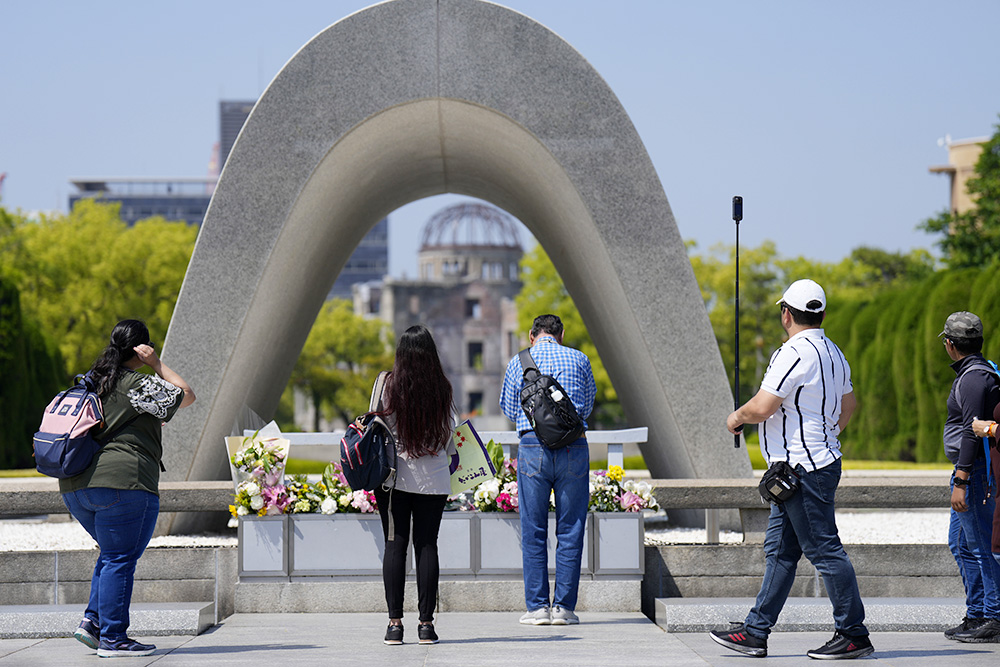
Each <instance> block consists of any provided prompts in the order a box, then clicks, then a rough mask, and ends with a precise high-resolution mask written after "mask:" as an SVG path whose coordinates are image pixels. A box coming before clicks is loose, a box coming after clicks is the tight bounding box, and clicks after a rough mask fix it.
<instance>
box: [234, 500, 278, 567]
mask: <svg viewBox="0 0 1000 667" xmlns="http://www.w3.org/2000/svg"><path fill="white" fill-rule="evenodd" d="M237 535H238V536H239V545H240V547H239V573H240V577H287V576H288V517H287V516H285V515H282V516H254V517H249V516H244V517H240V525H239V529H238V530H237Z"/></svg>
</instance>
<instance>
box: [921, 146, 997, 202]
mask: <svg viewBox="0 0 1000 667" xmlns="http://www.w3.org/2000/svg"><path fill="white" fill-rule="evenodd" d="M987 141H989V137H980V138H979V139H962V140H960V141H951V140H950V137H949V139H948V164H946V165H941V166H937V167H931V168H930V170H929V171H930V172H931V173H932V174H948V177H949V179H950V180H951V197H950V198H949V199H950V201H949V207H948V210H949V211H950V212H951V213H952V214H959V213H965V212H966V211H968V210H970V209H973V208H975V206H976V204H975V202H974V201H973V199H972V197H970V196H969V191H968V190H967V189H966V187H965V184H966V182H967V181H968V180H969V178H971V177H972V176H975V174H976V162H978V161H979V155H980V154H981V153H982V152H983V144H985V143H986V142H987Z"/></svg>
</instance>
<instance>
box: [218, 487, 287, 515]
mask: <svg viewBox="0 0 1000 667" xmlns="http://www.w3.org/2000/svg"><path fill="white" fill-rule="evenodd" d="M290 503H291V499H290V497H289V495H288V490H287V489H286V488H285V486H284V485H281V484H278V485H275V486H262V485H261V483H260V481H259V480H257V479H248V480H245V481H243V482H240V483H239V485H238V486H237V487H236V494H235V496H234V497H233V504H232V505H230V506H229V513H230V514H232V515H233V517H240V516H249V515H255V516H273V515H275V514H284V513H285V511H286V510H287V508H288V506H289V504H290Z"/></svg>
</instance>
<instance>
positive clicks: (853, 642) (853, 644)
mask: <svg viewBox="0 0 1000 667" xmlns="http://www.w3.org/2000/svg"><path fill="white" fill-rule="evenodd" d="M874 652H875V647H874V646H872V643H871V641H869V639H868V637H867V636H865V637H848V636H847V635H842V634H840V633H839V632H835V633H833V639H831V640H830V641H828V642H827V643H825V644H823V645H822V646H820V647H819V648H816V649H813V650H811V651H809V652H807V653H806V655H808V656H809V657H810V658H815V659H816V660H850V659H851V658H863V657H865V656H866V655H871V654H872V653H874Z"/></svg>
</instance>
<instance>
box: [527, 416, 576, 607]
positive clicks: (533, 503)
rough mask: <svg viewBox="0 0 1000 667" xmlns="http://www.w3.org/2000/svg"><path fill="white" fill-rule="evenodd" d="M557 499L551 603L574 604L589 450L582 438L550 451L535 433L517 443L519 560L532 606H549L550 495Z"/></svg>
mask: <svg viewBox="0 0 1000 667" xmlns="http://www.w3.org/2000/svg"><path fill="white" fill-rule="evenodd" d="M553 492H554V493H555V498H556V586H555V591H554V595H553V598H552V604H553V605H556V606H559V607H563V608H564V609H569V610H570V611H572V610H574V609H576V600H577V594H578V592H579V589H580V560H581V558H582V557H583V533H584V526H585V524H586V522H587V506H588V504H589V502H590V451H589V448H588V447H587V439H586V438H580V439H579V440H576V441H575V442H573V443H572V444H570V445H567V446H566V447H563V448H562V449H557V450H551V449H549V448H548V447H546V446H545V445H543V444H541V443H540V442H539V441H538V438H536V437H535V435H534V434H533V433H528V434H526V435H525V436H524V437H522V438H521V443H520V444H519V445H518V448H517V495H518V511H519V512H520V514H521V563H522V567H523V570H524V603H525V606H526V607H527V609H528V611H535V610H536V609H541V608H543V607H548V606H549V566H548V562H549V558H548V549H547V546H546V543H547V538H548V531H549V495H550V494H552V493H553Z"/></svg>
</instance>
